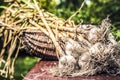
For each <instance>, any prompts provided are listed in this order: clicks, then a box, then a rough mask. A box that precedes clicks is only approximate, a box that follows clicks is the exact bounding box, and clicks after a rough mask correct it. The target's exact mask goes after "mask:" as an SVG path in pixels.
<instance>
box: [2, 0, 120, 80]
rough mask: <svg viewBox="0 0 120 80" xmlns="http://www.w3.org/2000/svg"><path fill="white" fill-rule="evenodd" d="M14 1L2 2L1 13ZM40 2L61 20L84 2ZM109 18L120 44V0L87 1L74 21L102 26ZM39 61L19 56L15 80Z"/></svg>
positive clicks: (24, 55) (75, 0)
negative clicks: (104, 20) (101, 23)
mask: <svg viewBox="0 0 120 80" xmlns="http://www.w3.org/2000/svg"><path fill="white" fill-rule="evenodd" d="M5 1H8V2H5ZM12 1H14V0H0V13H1V12H2V10H4V7H5V6H7V5H9V4H11V3H12ZM18 1H20V0H18ZM22 1H23V2H24V1H26V0H21V3H22ZM38 2H39V3H40V6H41V7H42V8H43V9H45V10H46V11H48V12H51V13H53V14H55V15H56V16H58V17H60V18H64V19H68V18H69V17H70V16H71V15H72V14H73V13H74V12H75V11H77V10H78V9H79V8H80V6H81V4H82V2H83V0H38ZM107 16H109V18H110V20H111V23H112V29H111V32H112V33H113V34H114V35H115V36H116V40H117V41H118V43H120V1H119V0H86V3H85V5H84V7H83V8H82V10H81V11H80V12H79V13H78V14H77V15H76V16H75V17H73V20H74V21H75V23H76V24H79V23H81V22H83V23H85V24H100V22H101V21H102V20H103V19H104V18H106V17H107ZM37 61H38V58H35V57H30V56H29V55H26V54H24V53H21V54H19V57H18V58H17V60H16V63H15V74H14V76H15V80H21V79H22V78H23V77H24V76H25V75H26V74H27V73H28V71H29V70H30V69H31V68H32V67H33V66H34V65H35V63H36V62H37ZM1 79H3V78H2V77H1V78H0V80H1Z"/></svg>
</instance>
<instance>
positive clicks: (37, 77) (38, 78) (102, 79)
mask: <svg viewBox="0 0 120 80" xmlns="http://www.w3.org/2000/svg"><path fill="white" fill-rule="evenodd" d="M55 65H57V62H55V61H39V62H38V63H37V64H36V65H35V66H34V67H33V68H32V69H31V70H30V71H29V72H28V74H27V75H26V76H25V77H24V79H23V80H120V76H116V77H113V76H89V77H53V76H52V75H51V74H50V73H49V72H48V71H49V69H50V68H51V67H53V66H55Z"/></svg>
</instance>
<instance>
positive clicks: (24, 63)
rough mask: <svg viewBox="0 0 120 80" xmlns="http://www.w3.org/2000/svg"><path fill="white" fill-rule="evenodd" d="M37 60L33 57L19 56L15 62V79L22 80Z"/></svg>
mask: <svg viewBox="0 0 120 80" xmlns="http://www.w3.org/2000/svg"><path fill="white" fill-rule="evenodd" d="M37 61H38V59H37V58H33V57H19V58H18V59H17V61H16V63H15V74H14V77H15V79H16V80H22V78H23V77H24V76H25V75H26V74H27V73H28V71H29V70H30V69H31V68H32V67H33V66H34V65H35V63H36V62H37Z"/></svg>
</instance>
